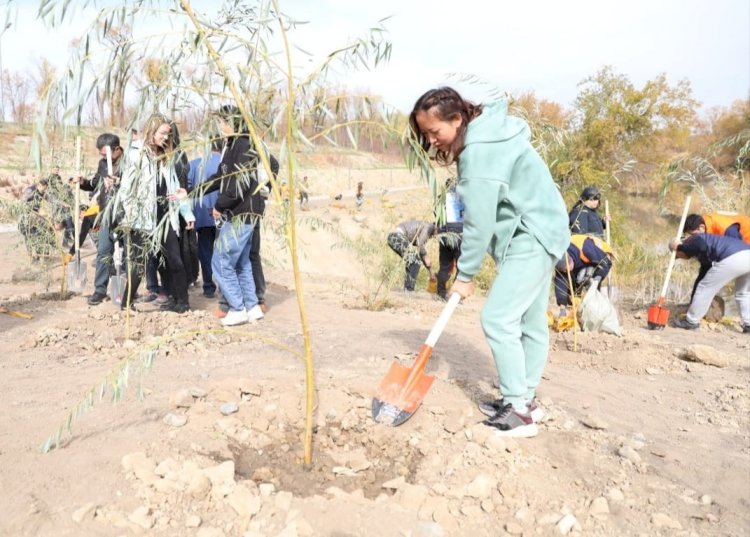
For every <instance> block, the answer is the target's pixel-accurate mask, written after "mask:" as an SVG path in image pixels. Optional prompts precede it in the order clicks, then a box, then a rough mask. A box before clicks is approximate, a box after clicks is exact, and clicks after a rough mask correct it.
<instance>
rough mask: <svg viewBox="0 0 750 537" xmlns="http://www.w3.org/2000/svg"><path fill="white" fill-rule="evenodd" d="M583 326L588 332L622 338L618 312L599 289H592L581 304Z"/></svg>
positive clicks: (587, 292)
mask: <svg viewBox="0 0 750 537" xmlns="http://www.w3.org/2000/svg"><path fill="white" fill-rule="evenodd" d="M581 325H582V327H583V330H584V331H586V332H597V331H602V332H606V333H608V334H614V335H616V336H621V335H622V332H621V329H620V321H619V320H618V319H617V311H615V308H614V306H612V304H611V303H610V302H609V300H607V297H606V296H604V295H603V294H602V293H601V292H600V291H599V289H596V288H595V287H591V288H590V289H589V290H588V291H586V294H585V295H584V297H583V301H582V302H581Z"/></svg>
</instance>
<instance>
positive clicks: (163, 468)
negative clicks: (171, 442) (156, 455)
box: [154, 457, 180, 477]
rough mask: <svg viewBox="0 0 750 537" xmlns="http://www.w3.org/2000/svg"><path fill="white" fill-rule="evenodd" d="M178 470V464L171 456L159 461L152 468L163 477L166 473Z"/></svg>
mask: <svg viewBox="0 0 750 537" xmlns="http://www.w3.org/2000/svg"><path fill="white" fill-rule="evenodd" d="M179 471H180V465H179V463H178V462H177V461H176V460H174V459H173V458H172V457H167V458H166V459H164V460H163V461H161V462H160V463H159V464H158V465H157V467H156V468H154V473H155V474H156V475H158V476H159V477H164V476H165V475H167V474H170V473H176V472H179Z"/></svg>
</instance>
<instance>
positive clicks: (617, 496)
mask: <svg viewBox="0 0 750 537" xmlns="http://www.w3.org/2000/svg"><path fill="white" fill-rule="evenodd" d="M607 497H608V498H609V499H610V500H612V501H613V502H621V501H623V500H624V499H625V495H624V494H623V493H622V491H621V490H620V489H609V492H607Z"/></svg>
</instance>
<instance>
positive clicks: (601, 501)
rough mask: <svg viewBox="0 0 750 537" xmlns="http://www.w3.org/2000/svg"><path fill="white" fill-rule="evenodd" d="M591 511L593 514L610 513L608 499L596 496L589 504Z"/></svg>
mask: <svg viewBox="0 0 750 537" xmlns="http://www.w3.org/2000/svg"><path fill="white" fill-rule="evenodd" d="M589 513H591V514H592V515H606V514H609V503H607V499H606V498H604V497H602V496H600V497H599V498H595V499H594V501H592V502H591V505H590V506H589Z"/></svg>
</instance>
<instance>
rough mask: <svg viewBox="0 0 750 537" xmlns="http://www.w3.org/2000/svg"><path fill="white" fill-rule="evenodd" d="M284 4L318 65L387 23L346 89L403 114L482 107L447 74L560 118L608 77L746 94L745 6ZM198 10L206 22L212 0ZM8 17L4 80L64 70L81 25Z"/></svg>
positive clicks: (389, 0)
mask: <svg viewBox="0 0 750 537" xmlns="http://www.w3.org/2000/svg"><path fill="white" fill-rule="evenodd" d="M279 1H280V4H281V8H282V10H284V11H285V12H286V13H288V14H293V15H295V16H296V17H297V18H299V19H302V20H308V21H310V22H309V24H307V25H305V26H304V27H302V28H301V29H300V30H299V32H297V33H296V34H294V38H295V40H296V42H297V43H298V44H300V45H301V46H303V47H304V48H305V49H306V50H308V51H311V52H314V53H316V54H317V55H323V54H325V53H327V52H330V51H332V50H334V49H335V48H338V47H339V46H341V45H343V44H345V43H346V42H347V40H348V39H349V38H351V37H354V36H361V35H363V33H364V32H365V30H366V29H367V28H368V27H370V26H373V25H374V24H375V23H376V22H377V21H378V19H380V18H383V17H386V16H392V18H391V19H390V20H389V21H388V22H387V23H386V27H387V28H388V30H389V32H390V37H391V41H392V42H393V53H392V59H391V61H390V63H389V64H387V65H385V66H383V67H381V68H379V69H377V70H376V71H373V72H369V73H358V74H355V75H354V76H348V77H347V78H346V82H347V84H348V85H350V86H354V87H356V88H358V89H363V90H369V91H370V92H371V93H374V94H380V95H383V96H384V98H385V100H386V101H387V102H389V103H390V104H393V105H394V106H396V107H398V108H400V109H401V110H404V111H408V110H409V109H410V108H411V105H412V104H413V102H414V100H416V98H417V97H418V96H419V95H420V94H422V93H423V92H424V91H426V90H427V89H430V88H431V87H434V86H436V85H440V84H445V83H450V84H452V85H454V86H457V87H458V88H459V89H460V90H461V91H463V92H464V93H466V94H467V96H469V97H471V98H473V99H477V100H483V99H485V98H486V93H485V92H484V91H483V90H482V89H481V88H479V87H477V86H475V85H470V86H469V85H465V84H459V83H456V82H455V79H452V78H449V77H448V76H447V75H448V73H469V74H473V75H476V76H477V77H480V78H482V79H485V80H487V81H488V82H489V83H490V84H492V85H493V86H494V87H497V88H499V89H501V90H506V91H509V92H514V93H517V92H522V91H529V90H531V91H534V92H535V93H536V95H537V96H538V97H541V98H545V99H550V100H554V101H557V102H560V103H561V104H563V105H566V106H568V105H570V104H571V103H572V102H573V100H574V99H575V96H576V94H577V91H578V88H577V85H578V83H579V82H581V81H582V80H583V79H584V78H586V77H587V76H590V75H593V74H594V73H596V72H597V71H598V70H599V69H600V68H601V67H603V66H604V65H611V66H613V67H614V69H615V70H616V71H617V72H618V73H621V74H625V75H627V76H628V77H629V78H630V80H631V81H632V82H633V83H634V84H636V85H637V86H639V85H641V84H643V83H644V82H645V81H646V80H649V79H653V78H654V77H656V76H657V75H658V74H659V73H662V72H664V73H666V75H667V79H668V81H669V82H670V84H674V83H676V82H677V81H678V80H680V79H683V78H687V79H688V80H690V82H691V84H692V88H693V94H694V96H695V97H696V98H697V99H698V100H700V101H701V102H702V103H703V104H704V106H705V107H711V106H717V105H719V106H728V105H730V104H731V103H732V101H734V100H736V99H743V98H744V99H747V98H748V96H749V93H750V2H749V1H748V0H714V1H712V2H708V1H705V0H630V1H628V2H623V1H611V0H597V1H594V0H568V1H565V2H563V1H560V0H530V1H526V2H517V1H516V2H508V1H505V0H495V1H490V0H486V1H481V0H461V1H460V2H456V1H455V0H430V1H429V2H423V1H416V0H413V1H410V0H378V1H377V2H372V3H370V2H368V3H364V2H361V1H356V0H287V1H285V0H279ZM6 2H7V0H6ZM3 3H4V2H3V0H0V6H2V5H3ZM108 3H110V4H111V3H113V2H111V1H110V2H108ZM193 3H194V4H195V5H196V7H197V8H198V9H206V10H210V9H214V7H213V6H215V5H216V4H218V0H215V1H208V0H194V2H193ZM79 4H81V2H80V1H79ZM11 5H13V6H16V8H17V9H18V17H17V19H15V20H13V23H14V26H13V27H12V28H10V29H9V30H7V31H6V32H5V33H4V34H3V36H2V38H1V39H0V46H1V47H2V49H1V51H2V63H3V65H2V66H3V68H4V69H11V70H23V69H32V68H33V65H34V63H35V62H36V61H37V60H38V59H39V58H41V57H43V56H44V57H46V58H48V59H49V60H51V61H52V62H53V63H54V64H56V65H58V66H60V67H62V66H63V65H64V64H65V61H66V48H67V43H69V42H70V40H71V39H72V38H73V37H75V36H77V35H80V32H81V31H82V28H83V27H84V26H85V25H84V24H83V20H84V19H85V18H86V17H84V16H79V17H77V18H76V22H73V23H72V24H70V25H68V26H66V28H65V29H59V30H55V31H50V30H47V29H45V27H44V26H43V25H42V23H41V22H39V21H37V20H35V17H34V15H35V13H36V10H37V8H38V5H39V2H38V1H37V0H14V1H13V2H12V3H11Z"/></svg>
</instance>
